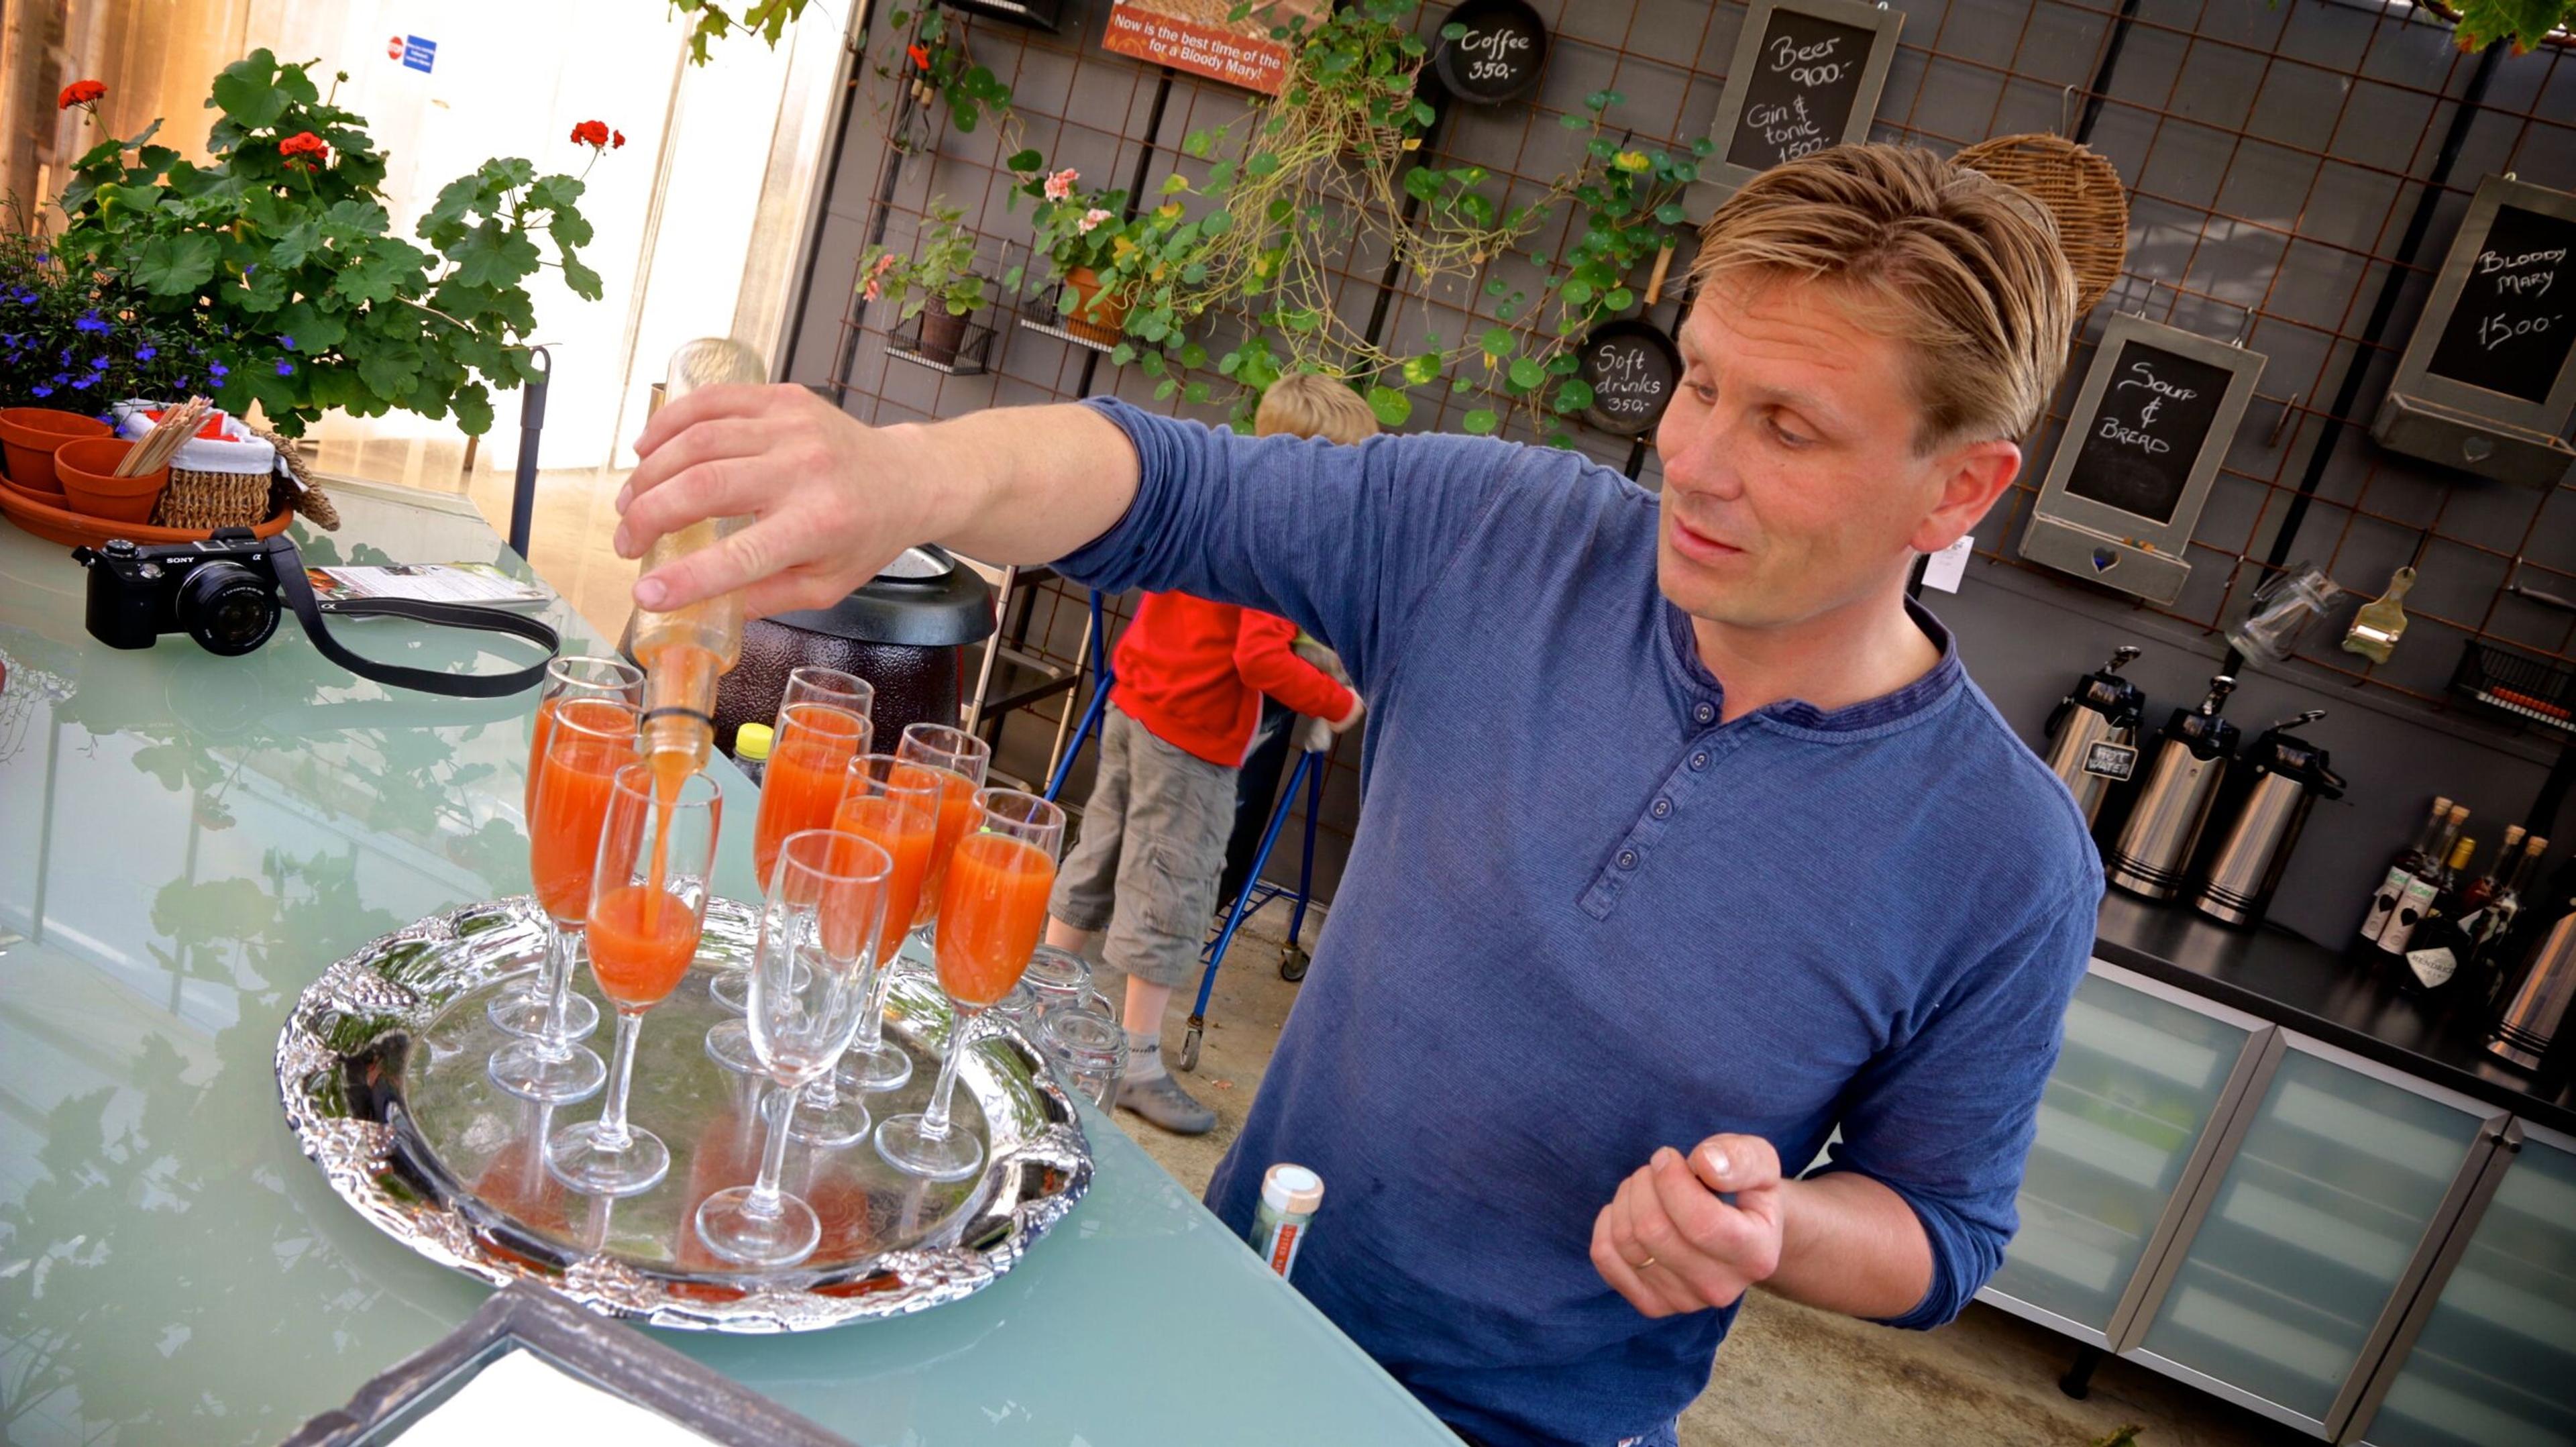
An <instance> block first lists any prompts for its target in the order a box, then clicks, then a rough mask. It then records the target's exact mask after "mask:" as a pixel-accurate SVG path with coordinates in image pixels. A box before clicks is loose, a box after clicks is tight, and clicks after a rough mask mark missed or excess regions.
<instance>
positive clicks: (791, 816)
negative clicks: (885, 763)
mask: <svg viewBox="0 0 2576 1447" xmlns="http://www.w3.org/2000/svg"><path fill="white" fill-rule="evenodd" d="M875 701H876V690H875V689H874V688H872V687H870V686H869V685H868V682H867V680H866V679H863V678H861V677H859V676H858V675H857V674H854V673H843V672H842V671H841V670H839V669H837V668H796V669H790V670H788V674H787V688H786V690H785V691H784V692H783V693H781V694H780V695H779V696H778V714H777V724H778V734H777V739H776V741H775V742H774V743H772V744H771V745H770V750H769V763H768V764H767V765H766V766H765V767H764V768H763V769H762V770H761V775H760V813H759V815H758V816H757V817H756V818H755V819H754V821H753V823H752V827H751V857H752V867H753V871H754V872H753V875H752V883H753V887H755V888H758V889H767V888H768V887H769V871H770V867H771V866H772V865H774V864H776V863H777V862H778V841H779V840H781V839H784V838H786V837H787V836H788V835H790V834H793V833H795V832H797V831H798V830H800V829H821V828H824V827H826V826H827V825H829V824H830V823H831V822H832V806H833V805H835V804H838V803H840V802H841V784H842V772H843V770H845V769H846V768H848V766H849V762H850V759H851V757H852V756H853V755H856V754H864V753H866V752H867V751H868V739H869V736H870V734H871V733H873V732H874V730H873V729H872V728H871V727H870V726H869V723H868V710H869V708H870V707H872V706H873V705H874V703H875ZM750 984H751V982H750V976H749V974H748V972H746V971H743V970H739V969H727V970H720V971H718V972H717V973H716V976H715V978H713V979H711V980H709V981H708V982H707V989H708V990H709V991H710V992H712V993H713V995H714V996H715V1002H716V1003H717V1004H719V1005H722V1006H724V1007H725V1008H726V1009H728V1010H731V1011H732V1012H734V1013H735V1014H737V1015H739V1014H741V1013H742V1011H743V1005H744V1002H745V1000H746V998H747V996H748V994H749V991H750ZM707 1053H708V1054H710V1055H712V1056H714V1057H715V1059H716V1063H717V1064H719V1065H722V1066H724V1067H725V1068H726V1069H728V1070H735V1071H740V1072H742V1073H744V1074H753V1073H756V1072H757V1071H758V1070H759V1066H758V1065H757V1064H755V1063H754V1062H753V1060H752V1058H751V1042H750V1040H749V1039H748V1038H747V1037H746V1036H745V1035H744V1034H743V1028H742V1026H741V1025H740V1024H739V1023H735V1022H719V1023H718V1024H717V1025H716V1027H715V1028H714V1029H712V1030H709V1031H708V1032H707Z"/></svg>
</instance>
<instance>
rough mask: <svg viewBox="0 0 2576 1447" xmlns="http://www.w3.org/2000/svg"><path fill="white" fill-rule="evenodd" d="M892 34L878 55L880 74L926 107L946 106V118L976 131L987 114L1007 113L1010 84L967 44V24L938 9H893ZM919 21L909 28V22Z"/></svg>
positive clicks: (926, 108) (961, 129)
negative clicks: (974, 53)
mask: <svg viewBox="0 0 2576 1447" xmlns="http://www.w3.org/2000/svg"><path fill="white" fill-rule="evenodd" d="M886 18H887V19H888V20H889V21H891V22H892V28H893V31H894V39H893V40H892V41H890V42H889V43H888V44H887V47H886V50H885V52H884V53H883V54H882V55H880V56H879V57H878V58H877V63H876V67H875V69H876V73H877V74H878V75H880V76H883V77H884V78H886V79H888V80H892V81H895V82H897V83H898V84H900V85H902V86H904V87H905V88H906V89H907V90H908V91H909V93H910V94H911V96H912V99H913V100H914V102H915V103H917V104H918V105H919V106H920V107H921V108H922V109H923V110H925V111H929V110H936V109H938V108H939V107H941V106H946V107H947V109H948V123H949V124H950V125H953V126H955V127H956V128H957V129H958V130H959V131H960V132H972V131H973V130H974V129H975V127H976V126H977V125H979V124H981V123H982V122H983V120H984V118H985V117H986V116H999V115H1004V114H1006V113H1007V112H1008V111H1009V109H1010V105H1011V88H1010V87H1009V86H1006V85H1004V84H1002V82H1001V81H1000V80H999V79H997V78H996V77H995V76H994V74H993V72H992V70H991V69H990V68H988V67H986V66H982V65H979V64H977V63H976V61H975V57H974V55H973V54H972V53H970V52H969V51H968V50H967V49H966V36H965V28H964V27H963V26H962V25H960V24H959V23H958V22H957V21H956V20H954V19H953V18H951V17H950V16H948V15H946V14H943V13H942V12H940V11H939V10H938V9H936V8H925V9H921V10H918V11H915V10H902V9H899V10H895V11H892V12H890V13H889V14H888V15H887V17H886ZM916 19H918V20H919V21H920V22H921V23H920V25H919V26H918V27H917V28H915V29H913V30H912V31H910V32H909V33H907V31H906V30H905V27H906V26H909V25H912V23H913V21H915V20H916Z"/></svg>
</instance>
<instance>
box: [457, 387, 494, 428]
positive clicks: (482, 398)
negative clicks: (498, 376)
mask: <svg viewBox="0 0 2576 1447" xmlns="http://www.w3.org/2000/svg"><path fill="white" fill-rule="evenodd" d="M450 403H451V405H453V406H454V407H455V408H456V427H457V430H458V431H460V432H463V433H464V434H465V435H466V436H468V437H480V436H482V435H483V434H484V433H486V432H489V431H491V430H492V394H491V393H490V392H488V391H485V390H484V388H483V384H482V383H480V382H468V383H466V384H465V385H464V386H462V387H459V388H457V389H456V395H455V397H453V398H452V399H450Z"/></svg>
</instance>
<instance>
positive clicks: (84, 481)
mask: <svg viewBox="0 0 2576 1447" xmlns="http://www.w3.org/2000/svg"><path fill="white" fill-rule="evenodd" d="M134 446H135V444H133V443H131V442H128V441H126V440H125V439H124V438H122V437H83V438H80V439H78V440H76V441H72V442H66V443H64V444H63V445H62V446H60V447H57V448H55V449H54V475H55V476H56V477H58V478H60V479H61V480H62V484H63V496H64V497H65V498H66V499H68V500H69V501H70V503H71V507H72V511H74V512H77V513H86V514H88V515H89V516H91V517H94V518H105V519H107V520H108V521H110V522H119V523H143V522H150V521H151V520H152V506H153V504H155V503H157V502H159V501H160V500H161V490H162V489H163V488H165V487H168V486H169V485H170V469H169V468H167V467H160V468H155V469H153V470H152V471H150V472H146V473H143V474H141V475H139V476H135V477H118V476H116V475H115V474H116V465H117V464H118V463H120V462H123V461H124V460H125V455H126V454H127V453H129V452H131V451H133V450H134Z"/></svg>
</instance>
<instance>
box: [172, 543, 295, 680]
mask: <svg viewBox="0 0 2576 1447" xmlns="http://www.w3.org/2000/svg"><path fill="white" fill-rule="evenodd" d="M178 612H179V625H180V626H181V627H183V628H185V629H187V630H188V636H189V637H191V638H194V639H196V640H197V642H198V644H199V645H201V646H202V647H204V649H205V650H206V651H207V652H208V653H219V654H222V655H224V656H226V657H232V656H235V655H238V654H243V653H248V652H250V651H251V650H252V649H254V648H257V647H258V646H260V645H261V644H263V643H266V642H267V641H268V635H270V634H272V633H275V632H276V631H277V585H276V584H275V583H274V582H272V581H271V580H269V579H267V578H263V577H261V576H260V575H259V574H257V573H254V572H252V571H251V570H250V569H248V568H245V567H243V566H242V565H241V564H239V563H207V564H204V565H202V566H200V567H199V568H198V569H197V570H196V571H195V572H193V573H190V574H189V575H188V581H186V582H185V583H182V584H180V585H179V599H178Z"/></svg>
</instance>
